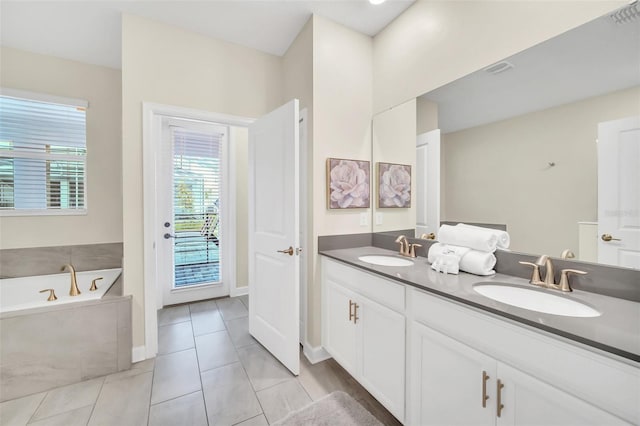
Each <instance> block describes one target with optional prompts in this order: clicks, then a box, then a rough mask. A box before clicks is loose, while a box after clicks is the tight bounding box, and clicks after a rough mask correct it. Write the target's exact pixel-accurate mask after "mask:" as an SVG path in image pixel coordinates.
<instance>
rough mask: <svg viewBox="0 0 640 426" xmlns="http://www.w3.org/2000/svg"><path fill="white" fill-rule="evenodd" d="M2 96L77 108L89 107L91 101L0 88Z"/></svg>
mask: <svg viewBox="0 0 640 426" xmlns="http://www.w3.org/2000/svg"><path fill="white" fill-rule="evenodd" d="M0 96H5V97H7V98H17V99H29V100H31V101H37V102H45V103H48V104H56V105H65V106H74V107H77V108H89V101H86V100H84V99H76V98H67V97H64V96H56V95H49V94H48V93H37V92H29V91H27V90H18V89H9V88H6V87H2V88H0Z"/></svg>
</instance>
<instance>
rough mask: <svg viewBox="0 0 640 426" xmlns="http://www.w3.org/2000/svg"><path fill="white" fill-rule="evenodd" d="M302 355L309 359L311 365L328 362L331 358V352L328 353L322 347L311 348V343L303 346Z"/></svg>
mask: <svg viewBox="0 0 640 426" xmlns="http://www.w3.org/2000/svg"><path fill="white" fill-rule="evenodd" d="M302 353H304V356H306V357H307V359H308V360H309V362H310V363H311V364H316V363H318V362H321V361H324V360H327V359H329V358H331V355H330V354H329V352H327V351H326V350H325V349H324V348H323V347H322V346H315V347H314V346H311V345H310V344H309V342H307V343H303V344H302Z"/></svg>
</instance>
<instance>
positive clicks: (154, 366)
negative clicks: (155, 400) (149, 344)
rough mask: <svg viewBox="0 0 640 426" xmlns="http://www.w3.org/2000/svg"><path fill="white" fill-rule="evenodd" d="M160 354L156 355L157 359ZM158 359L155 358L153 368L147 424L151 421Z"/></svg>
mask: <svg viewBox="0 0 640 426" xmlns="http://www.w3.org/2000/svg"><path fill="white" fill-rule="evenodd" d="M157 358H158V356H157V355H156V359H157ZM156 365H157V364H156V360H155V359H154V360H153V370H151V390H150V391H149V408H148V409H147V426H149V422H151V397H152V396H153V381H154V380H155V378H156Z"/></svg>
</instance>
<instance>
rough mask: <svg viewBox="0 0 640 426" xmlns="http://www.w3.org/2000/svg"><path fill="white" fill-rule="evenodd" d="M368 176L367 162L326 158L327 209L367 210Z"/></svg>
mask: <svg viewBox="0 0 640 426" xmlns="http://www.w3.org/2000/svg"><path fill="white" fill-rule="evenodd" d="M370 174H371V171H370V163H369V162H368V161H360V160H344V159H341V158H327V208H328V209H366V208H369V207H370V205H371V199H370V195H369V194H370V190H369V188H370V186H371V184H370V181H371V180H370Z"/></svg>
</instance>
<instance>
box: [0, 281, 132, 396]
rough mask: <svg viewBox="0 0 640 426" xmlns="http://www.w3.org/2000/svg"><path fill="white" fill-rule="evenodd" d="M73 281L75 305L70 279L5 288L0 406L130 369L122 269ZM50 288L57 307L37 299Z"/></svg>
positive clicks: (0, 293) (0, 284)
mask: <svg viewBox="0 0 640 426" xmlns="http://www.w3.org/2000/svg"><path fill="white" fill-rule="evenodd" d="M98 277H102V278H103V279H102V280H99V281H98V282H97V283H96V284H97V286H98V290H96V291H89V288H90V287H91V281H92V280H93V279H95V278H98ZM76 278H77V282H78V288H79V289H80V291H81V294H80V295H78V296H74V297H71V296H69V288H70V287H71V278H70V275H69V273H68V272H65V273H60V274H53V275H40V276H32V277H23V278H7V279H1V280H0V302H1V305H2V307H1V311H0V359H1V360H2V363H0V402H3V401H8V400H11V399H15V398H20V397H23V396H26V395H32V394H35V393H39V392H44V391H47V390H50V389H54V388H57V387H60V386H65V385H70V384H72V383H78V382H81V381H83V380H88V379H92V378H95V377H101V376H105V375H108V374H113V373H116V372H118V371H123V370H127V369H129V368H131V347H132V329H131V299H132V297H131V296H130V295H126V296H123V295H122V294H121V293H122V291H121V289H122V286H123V276H122V269H120V268H117V269H100V270H94V271H86V272H78V273H77V274H76ZM47 288H53V289H55V292H56V295H57V296H58V300H55V301H51V302H48V301H47V298H48V296H49V292H45V293H39V291H40V290H43V289H47ZM109 288H111V290H109Z"/></svg>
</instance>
